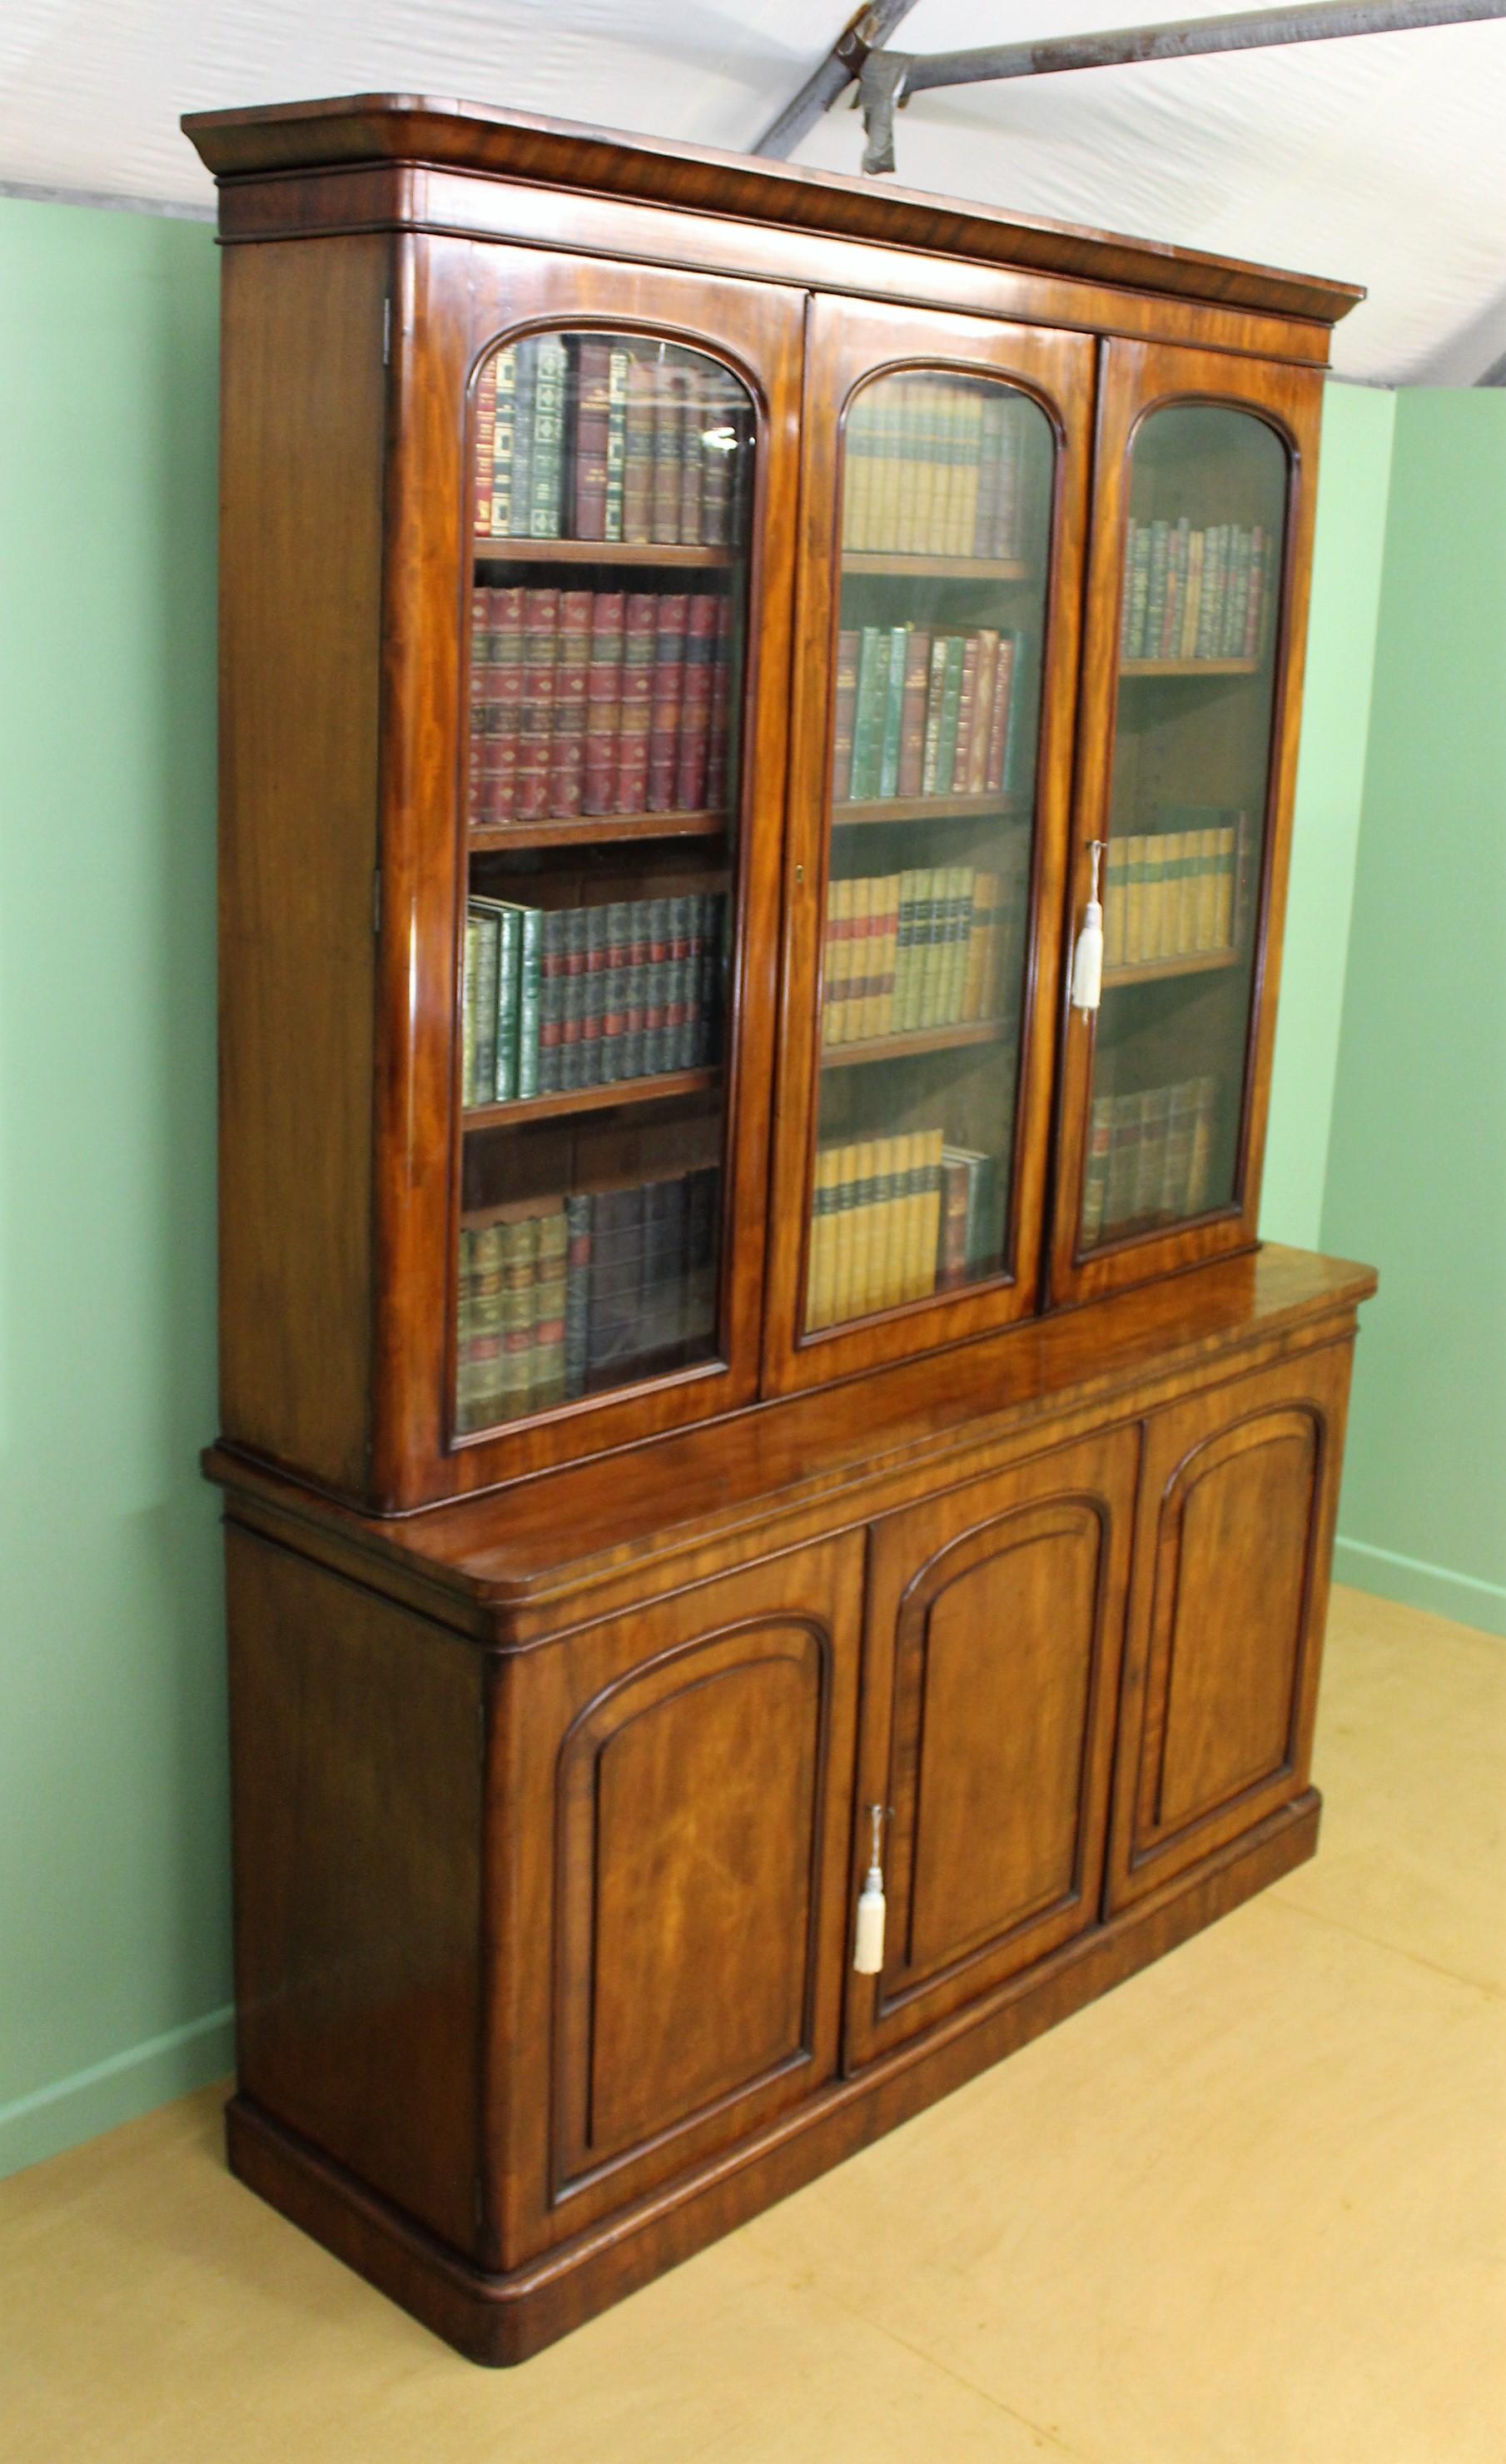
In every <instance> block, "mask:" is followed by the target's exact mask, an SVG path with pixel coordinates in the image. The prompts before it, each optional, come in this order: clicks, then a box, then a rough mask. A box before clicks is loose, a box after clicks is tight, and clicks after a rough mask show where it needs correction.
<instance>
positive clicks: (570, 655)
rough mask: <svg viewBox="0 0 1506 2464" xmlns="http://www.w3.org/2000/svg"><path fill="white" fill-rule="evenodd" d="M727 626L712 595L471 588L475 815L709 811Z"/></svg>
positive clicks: (716, 779)
mask: <svg viewBox="0 0 1506 2464" xmlns="http://www.w3.org/2000/svg"><path fill="white" fill-rule="evenodd" d="M731 630H732V616H731V603H730V602H729V601H728V600H726V599H722V598H718V597H716V596H715V595H714V594H713V593H711V592H709V591H684V590H664V591H654V590H628V591H622V590H554V589H540V590H528V589H506V590H492V589H488V588H479V589H477V590H476V592H475V593H474V598H473V605H472V611H471V632H470V817H471V820H472V821H473V822H476V823H481V824H488V825H494V824H497V823H503V822H535V821H543V820H546V819H550V820H552V819H556V818H560V819H564V818H568V817H569V816H571V815H573V814H576V813H669V812H695V811H701V810H706V809H710V808H719V807H720V806H721V805H723V804H724V803H726V800H727V767H728V725H729V709H730V703H731Z"/></svg>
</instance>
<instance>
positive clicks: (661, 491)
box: [651, 360, 685, 547]
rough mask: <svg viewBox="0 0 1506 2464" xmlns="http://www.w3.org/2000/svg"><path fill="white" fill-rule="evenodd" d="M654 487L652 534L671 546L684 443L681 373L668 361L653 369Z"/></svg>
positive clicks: (676, 526)
mask: <svg viewBox="0 0 1506 2464" xmlns="http://www.w3.org/2000/svg"><path fill="white" fill-rule="evenodd" d="M654 374H655V380H656V382H655V386H654V486H653V508H652V515H651V520H652V531H651V537H652V538H653V539H654V541H655V543H656V544H657V545H660V546H665V547H673V546H675V545H676V544H677V543H678V540H679V537H680V455H681V452H682V450H683V448H684V444H685V414H684V390H683V385H682V372H681V370H680V369H679V368H678V367H677V366H675V365H674V363H672V362H671V361H668V360H663V361H661V362H660V363H658V365H657V367H656V368H655V371H654Z"/></svg>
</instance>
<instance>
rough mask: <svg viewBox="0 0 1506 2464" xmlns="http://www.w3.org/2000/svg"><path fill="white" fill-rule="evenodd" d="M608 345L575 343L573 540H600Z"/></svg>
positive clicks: (603, 535)
mask: <svg viewBox="0 0 1506 2464" xmlns="http://www.w3.org/2000/svg"><path fill="white" fill-rule="evenodd" d="M611 361H612V353H611V345H610V344H609V343H607V342H604V341H591V340H588V339H585V338H582V339H581V341H578V343H577V344H576V418H575V451H574V455H573V457H572V458H573V463H574V488H573V491H572V494H573V497H574V519H573V521H572V524H571V531H572V535H573V537H575V538H576V539H605V538H606V535H607V531H606V440H607V428H608V423H609V418H610V401H609V396H610V387H611Z"/></svg>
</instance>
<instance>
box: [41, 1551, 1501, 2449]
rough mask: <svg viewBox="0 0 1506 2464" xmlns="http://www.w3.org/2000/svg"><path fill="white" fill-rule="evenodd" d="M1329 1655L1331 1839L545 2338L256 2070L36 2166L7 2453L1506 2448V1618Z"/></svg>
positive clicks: (1343, 1612)
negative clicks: (459, 2301)
mask: <svg viewBox="0 0 1506 2464" xmlns="http://www.w3.org/2000/svg"><path fill="white" fill-rule="evenodd" d="M1329 1649H1330V1656H1329V1667H1328V1682H1327V1687H1326V1694H1325V1704H1324V1719H1323V1725H1322V1733H1321V1735H1320V1748H1319V1761H1318V1777H1319V1779H1320V1783H1321V1785H1322V1786H1323V1788H1324V1790H1325V1792H1326V1794H1327V1803H1328V1811H1327V1815H1326V1821H1325V1831H1324V1837H1323V1844H1322V1847H1321V1849H1320V1854H1319V1858H1318V1860H1317V1862H1316V1864H1312V1865H1308V1866H1306V1867H1304V1868H1303V1869H1302V1870H1301V1871H1300V1872H1299V1873H1298V1874H1297V1875H1296V1876H1294V1877H1293V1878H1292V1879H1291V1880H1289V1881H1286V1882H1284V1883H1282V1884H1280V1885H1279V1886H1278V1887H1277V1889H1276V1890H1275V1891H1274V1892H1271V1893H1268V1894H1267V1895H1266V1897H1265V1898H1264V1899H1263V1900H1259V1901H1256V1902H1255V1903H1254V1904H1253V1905H1251V1906H1249V1907H1247V1908H1245V1909H1242V1910H1241V1911H1239V1912H1238V1913H1237V1914H1236V1915H1234V1916H1233V1917H1230V1918H1227V1919H1226V1920H1225V1922H1224V1923H1223V1924H1222V1925H1219V1926H1217V1927H1215V1928H1214V1929H1213V1930H1212V1931H1211V1933H1207V1934H1204V1935H1202V1936H1201V1937H1200V1938H1199V1939H1198V1940H1197V1941H1195V1942H1193V1943H1190V1944H1189V1945H1188V1946H1187V1947H1185V1948H1184V1949H1182V1950H1180V1951H1177V1952H1175V1953H1173V1955H1172V1956H1171V1958H1170V1959H1169V1960H1168V1961H1167V1962H1166V1963H1165V1964H1164V1965H1163V1966H1161V1967H1160V1968H1158V1969H1151V1970H1150V1971H1149V1972H1148V1973H1146V1975H1144V1976H1141V1977H1139V1978H1137V1979H1136V1980H1134V1981H1133V1982H1132V1983H1131V1984H1129V1985H1127V1986H1125V1987H1124V1988H1122V1989H1121V1991H1119V1992H1117V1993H1114V1994H1111V1995H1110V1996H1109V1997H1108V1999H1107V2000H1106V2001H1103V2002H1100V2003H1098V2004H1097V2005H1095V2006H1094V2008H1092V2009H1091V2010H1089V2011H1086V2012H1083V2013H1081V2014H1080V2016H1079V2017H1078V2018H1076V2019H1073V2020H1071V2021H1070V2022H1069V2023H1068V2024H1067V2025H1066V2026H1065V2027H1063V2028H1060V2029H1059V2030H1058V2031H1057V2032H1056V2033H1055V2034H1054V2035H1050V2036H1047V2037H1045V2038H1043V2039H1042V2040H1041V2041H1040V2042H1039V2043H1037V2044H1035V2045H1033V2046H1030V2047H1029V2048H1027V2049H1026V2051H1025V2052H1023V2053H1021V2054H1018V2055H1016V2056H1015V2058H1014V2059H1013V2060H1011V2061H1009V2062H1007V2063H1006V2064H1004V2066H1003V2067H1002V2068H1001V2069H1000V2070H997V2071H995V2072H994V2073H993V2075H992V2076H990V2077H988V2078H986V2079H979V2080H977V2081H976V2082H974V2084H973V2085H972V2086H971V2087H969V2088H966V2089H964V2090H963V2091H962V2092H961V2093H960V2094H959V2095H957V2096H955V2097H953V2098H952V2099H951V2100H950V2101H949V2102H948V2103H946V2104H943V2105H941V2106H940V2107H938V2108H936V2109H935V2110H933V2111H932V2112H930V2113H928V2114H926V2115H923V2116H922V2117H921V2118H920V2119H919V2120H918V2121H916V2122H913V2123H910V2124H909V2126H908V2127H907V2128H906V2129H905V2130H902V2131H900V2132H898V2133H897V2134H896V2135H895V2136H894V2137H892V2138H890V2139H888V2140H886V2141H884V2142H883V2143H882V2144H881V2145H878V2146H877V2147H874V2148H872V2149H870V2150H869V2151H868V2152H867V2153H866V2154H864V2155H862V2156H860V2157H858V2158H857V2159H855V2160H854V2161H853V2162H852V2163H851V2164H848V2165H846V2166H845V2167H842V2168H841V2169H840V2171H839V2172H837V2173H835V2174H833V2175H831V2176H829V2177H828V2178H827V2179H826V2180H825V2181H822V2182H818V2183H817V2184H815V2185H814V2186H813V2187H812V2188H811V2189H807V2190H805V2191H803V2192H802V2193H800V2195H799V2196H797V2198H794V2199H792V2200H790V2201H788V2202H787V2204H786V2205H785V2206H783V2207H782V2208H777V2209H775V2211H773V2212H772V2213H771V2214H769V2215H767V2216H764V2217H761V2218H760V2219H759V2220H758V2221H757V2222H756V2223H754V2224H752V2225H750V2226H748V2227H747V2228H746V2229H745V2230H744V2231H743V2232H741V2233H737V2234H736V2235H734V2236H733V2238H732V2239H731V2240H730V2241H726V2242H723V2243H722V2244H720V2245H719V2246H718V2247H717V2248H715V2249H713V2250H710V2251H709V2252H707V2253H706V2254H705V2255H703V2256H702V2257H700V2258H697V2259H694V2260H692V2261H691V2262H690V2264H689V2265H688V2266H687V2267H684V2268H682V2269H680V2270H679V2271H678V2273H676V2274H675V2275H672V2276H669V2277H666V2278H664V2279H663V2280H662V2281H661V2282H660V2283H658V2284H656V2285H653V2286H651V2287H650V2288H649V2289H648V2290H647V2291H646V2292H644V2293H642V2294H640V2295H638V2296H637V2298H636V2299H633V2300H631V2301H629V2302H627V2303H625V2304H624V2305H623V2306H622V2308H620V2309H618V2310H616V2311H614V2312H612V2313H611V2314H609V2315H608V2316H607V2317H606V2318H604V2319H600V2320H599V2321H596V2322H595V2323H594V2324H593V2325H591V2326H589V2327H586V2328H585V2329H583V2330H582V2331H581V2332H580V2333H579V2334H578V2335H576V2336H574V2337H572V2338H570V2339H569V2340H567V2342H565V2343H562V2344H558V2345H557V2346H555V2348H554V2349H553V2350H552V2351H551V2352H548V2353H545V2354H543V2355H542V2356H541V2357H540V2358H539V2359H538V2360H536V2361H535V2362H532V2363H530V2364H529V2365H527V2366H526V2368H524V2369H522V2370H520V2371H513V2372H508V2373H502V2374H491V2373H486V2372H482V2371H479V2370H475V2369H472V2368H470V2367H469V2365H467V2364H465V2363H463V2362H461V2361H458V2360H456V2359H455V2358H454V2357H453V2356H452V2355H451V2354H450V2353H449V2352H448V2351H447V2349H446V2348H445V2347H444V2346H442V2345H441V2344H439V2343H435V2342H434V2340H433V2339H432V2338H431V2337H429V2336H428V2335H426V2333H425V2332H424V2330H423V2329H422V2328H420V2327H418V2326H415V2325H414V2324H413V2323H412V2322H411V2321H409V2320H407V2319H406V2318H404V2316H403V2315H402V2314H401V2313H400V2312H399V2311H397V2310H394V2309H392V2308H391V2307H390V2306H389V2305H388V2304H387V2303H386V2302H385V2301H383V2300H382V2299H380V2298H379V2296H378V2295H376V2294H374V2293H372V2292H369V2291H368V2290H367V2289H366V2287H365V2286H364V2285H363V2284H361V2283H360V2282H358V2280H357V2279H356V2278H355V2277H352V2276H349V2275H347V2274H346V2273H345V2272H344V2270H343V2269H341V2268H340V2267H338V2265H337V2264H336V2263H335V2261H334V2260H333V2259H330V2258H326V2257H325V2256H324V2255H323V2254H322V2253H321V2252H320V2251H318V2250H316V2248H315V2247H314V2246H313V2245H312V2244H311V2243H309V2242H307V2241H305V2240H304V2239H303V2238H302V2236H301V2235H300V2234H298V2233H295V2231H294V2230H293V2228H292V2227H291V2226H288V2225H285V2224H283V2223H282V2222H281V2221H280V2220H279V2219H278V2218H277V2217H276V2216H274V2215H273V2214H272V2213H271V2211H269V2210H267V2209H265V2208H263V2207H262V2206H261V2205H260V2204H259V2203H258V2202H257V2201H256V2200H254V2199H252V2198H251V2196H250V2195H249V2194H248V2193H247V2192H246V2191H244V2190H242V2189H238V2188H237V2187H236V2185H235V2184H234V2183H232V2182H231V2181H229V2178H228V2177H227V2175H226V2173H225V2171H224V2169H223V2166H222V2164H221V2160H220V2155H219V2136H218V2122H217V2116H218V2098H217V2097H216V2096H215V2095H212V2094H211V2095H207V2096H203V2097H198V2098H193V2099H190V2100H189V2101H186V2102H185V2103H183V2104H180V2105H175V2106H171V2107H169V2108H168V2109H167V2110H166V2111H165V2112H163V2113H159V2114H154V2115H152V2116H150V2117H149V2118H148V2119H146V2120H145V2121H142V2122H139V2123H130V2124H129V2125H127V2126H126V2127H125V2128H124V2129H121V2130H118V2131H116V2132H114V2133H112V2134H111V2135H110V2136H109V2137H108V2138H105V2139H102V2140H98V2141H96V2142H95V2143H94V2144H93V2145H90V2146H87V2147H82V2148H79V2149H77V2150H76V2151H75V2152H74V2153H72V2154H70V2155H67V2156H62V2157H58V2158H56V2159H55V2161H54V2162H53V2163H51V2164H49V2165H43V2166H38V2167H35V2168H34V2169H33V2171H31V2172H29V2173H25V2174H21V2175H19V2176H17V2177H16V2179H14V2180H13V2181H11V2182H10V2183H8V2184H6V2185H4V2186H0V2455H3V2456H4V2458H5V2464H53V2459H58V2464H62V2459H67V2464H83V2459H87V2464H180V2459H184V2464H186V2459H190V2458H191V2459H193V2464H252V2459H255V2464H346V2459H349V2464H358V2459H359V2464H460V2459H465V2464H481V2459H491V2458H496V2459H499V2460H500V2459H503V2458H506V2459H507V2464H575V2459H581V2464H584V2460H585V2459H587V2458H589V2459H591V2464H601V2459H604V2458H610V2459H613V2464H808V2459H809V2464H817V2459H819V2464H846V2459H848V2458H852V2459H853V2464H859V2460H860V2459H861V2464H901V2459H903V2464H974V2459H977V2464H983V2459H985V2458H986V2459H988V2464H1014V2459H1015V2458H1018V2457H1025V2456H1043V2457H1046V2458H1048V2459H1050V2458H1059V2457H1066V2458H1076V2459H1078V2464H1225V2459H1231V2464H1233V2459H1237V2464H1502V2459H1503V2458H1506V2377H1503V2366H1502V2365H1503V2351H1506V2334H1503V2329H1506V2301H1503V2298H1502V2296H1503V2289H1506V2266H1503V2244H1506V2092H1503V2091H1506V1991H1503V1989H1506V1943H1503V1928H1502V1908H1503V1905H1506V1895H1503V1891H1502V1879H1503V1877H1502V1821H1501V1814H1502V1787H1501V1778H1502V1768H1503V1757H1502V1745H1503V1742H1506V1736H1503V1732H1506V1643H1503V1642H1500V1641H1495V1640H1492V1639H1490V1638H1488V1637H1486V1636H1484V1635H1480V1634H1475V1633H1473V1632H1471V1631H1470V1630H1468V1629H1467V1628H1464V1627H1461V1626H1451V1625H1447V1624H1444V1623H1443V1622H1442V1621H1441V1620H1439V1619H1437V1618H1432V1617H1421V1616H1417V1615H1415V1614H1413V1613H1412V1612H1410V1611H1407V1610H1402V1609H1397V1608H1393V1607H1390V1606H1388V1605H1386V1603H1384V1602H1381V1601H1377V1600H1372V1599H1368V1598H1366V1597H1364V1595H1362V1594H1360V1593H1356V1592H1341V1593H1340V1594H1339V1595H1337V1599H1336V1605H1335V1610H1334V1616H1333V1621H1332V1630H1331V1635H1330V1647H1329Z"/></svg>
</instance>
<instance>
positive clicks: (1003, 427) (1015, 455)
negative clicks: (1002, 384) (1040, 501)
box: [986, 403, 1023, 558]
mask: <svg viewBox="0 0 1506 2464" xmlns="http://www.w3.org/2000/svg"><path fill="white" fill-rule="evenodd" d="M1019 420H1020V414H1019V411H1018V409H1017V407H1015V405H1014V404H1012V403H1006V404H1005V405H1004V407H1003V417H1002V419H1001V420H1000V422H999V454H998V460H999V479H998V504H997V510H996V511H995V513H994V516H993V543H992V552H993V555H994V556H996V557H1000V558H1010V557H1017V556H1018V554H1019V552H1020V546H1021V532H1022V525H1021V518H1020V517H1021V510H1022V497H1021V492H1020V467H1021V461H1022V450H1023V439H1022V436H1021V432H1020V425H1019ZM986 552H987V551H986Z"/></svg>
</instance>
